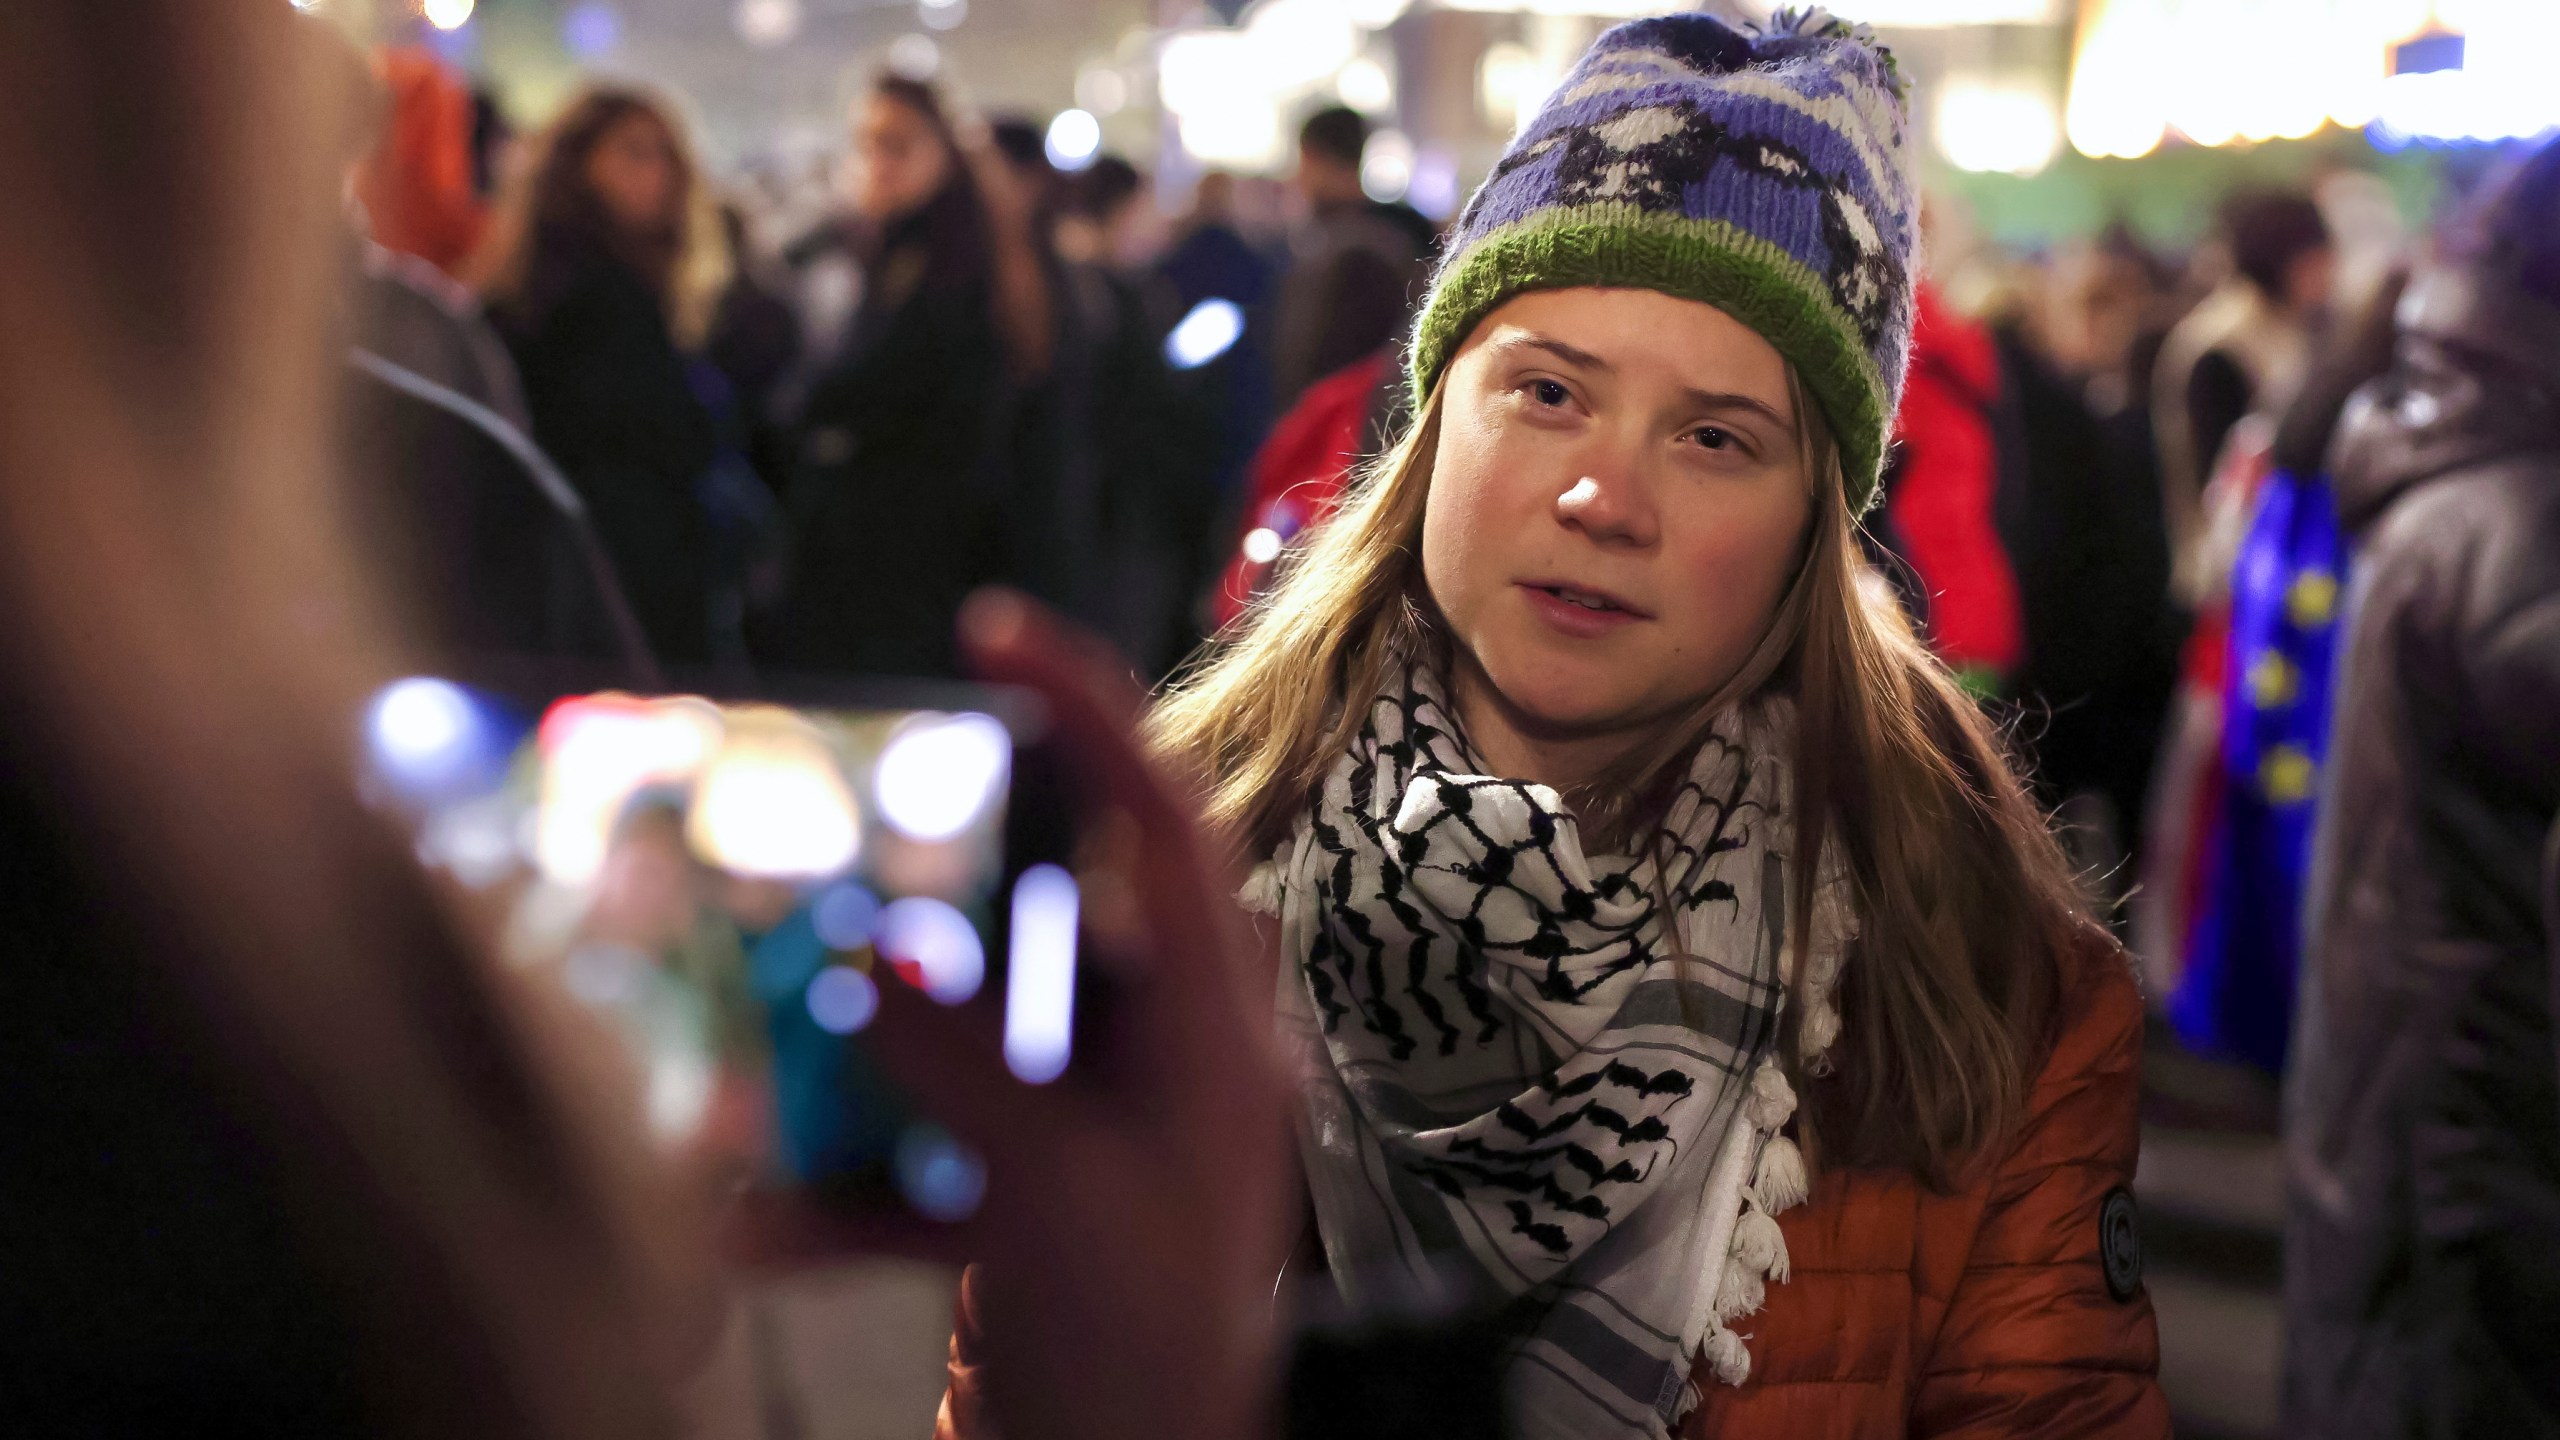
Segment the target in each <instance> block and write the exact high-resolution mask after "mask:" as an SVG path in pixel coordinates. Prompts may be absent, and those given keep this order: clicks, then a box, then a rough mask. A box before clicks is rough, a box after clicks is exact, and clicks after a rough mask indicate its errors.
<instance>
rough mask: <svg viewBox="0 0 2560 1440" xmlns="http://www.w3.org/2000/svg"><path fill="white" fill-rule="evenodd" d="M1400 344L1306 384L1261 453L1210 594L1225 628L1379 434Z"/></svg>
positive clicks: (1322, 512)
mask: <svg viewBox="0 0 2560 1440" xmlns="http://www.w3.org/2000/svg"><path fill="white" fill-rule="evenodd" d="M1394 360H1395V351H1394V349H1393V348H1392V347H1387V348H1382V349H1380V350H1378V351H1377V352H1376V353H1375V354H1372V355H1370V356H1368V357H1366V358H1365V359H1361V360H1357V361H1354V362H1353V363H1351V364H1349V365H1345V366H1344V367H1342V368H1341V369H1339V370H1337V371H1335V372H1333V373H1332V374H1330V375H1327V376H1325V377H1324V378H1323V379H1321V380H1318V381H1317V382H1316V383H1314V384H1313V385H1310V386H1308V387H1307V389H1306V392H1305V393H1304V394H1302V395H1300V396H1299V397H1298V400H1297V403H1296V404H1294V405H1291V406H1290V407H1289V413H1288V414H1286V415H1283V416H1281V417H1280V423H1278V424H1277V425H1274V426H1272V427H1271V434H1270V436H1269V437H1268V438H1266V439H1265V440H1264V441H1263V442H1262V448H1261V449H1260V450H1258V451H1256V452H1255V453H1254V457H1253V474H1252V476H1251V478H1250V482H1249V483H1250V485H1251V489H1250V491H1249V492H1248V494H1247V496H1246V500H1245V506H1244V522H1243V525H1242V526H1241V528H1240V529H1239V530H1238V532H1237V535H1236V538H1235V547H1234V549H1233V550H1231V551H1230V552H1229V553H1228V557H1227V566H1226V570H1225V573H1224V574H1222V575H1221V576H1220V577H1219V580H1218V588H1217V589H1216V591H1215V592H1213V593H1212V594H1211V595H1210V597H1209V598H1210V614H1211V617H1212V621H1213V623H1214V624H1215V626H1216V627H1217V628H1218V629H1220V630H1224V629H1226V628H1227V626H1229V625H1231V624H1233V623H1235V621H1236V619H1237V618H1238V617H1239V616H1241V615H1243V614H1244V612H1245V610H1246V608H1247V607H1248V606H1250V605H1251V604H1252V603H1253V601H1254V599H1255V597H1256V596H1259V595H1260V594H1262V593H1263V592H1264V591H1265V590H1267V589H1268V588H1269V587H1270V585H1271V583H1272V581H1273V580H1274V579H1275V578H1277V576H1278V574H1279V572H1280V569H1281V566H1280V561H1281V558H1282V557H1283V556H1284V555H1285V554H1287V553H1288V551H1289V549H1290V547H1291V546H1292V545H1294V544H1296V543H1297V542H1298V541H1299V540H1301V539H1302V538H1303V537H1304V536H1305V535H1306V534H1307V532H1308V531H1309V530H1310V529H1312V528H1313V527H1314V526H1315V525H1316V523H1317V522H1319V521H1321V520H1323V519H1324V518H1325V517H1326V516H1329V515H1331V514H1332V513H1333V510H1334V507H1335V506H1336V505H1338V504H1340V503H1341V501H1342V492H1343V490H1344V488H1345V487H1347V486H1348V485H1349V484H1350V483H1351V471H1352V467H1354V466H1355V465H1357V464H1358V463H1359V461H1360V457H1361V456H1362V455H1363V454H1365V453H1367V452H1368V450H1369V449H1370V447H1371V446H1372V445H1373V444H1374V443H1375V442H1376V440H1377V438H1378V435H1379V433H1380V431H1381V430H1382V429H1383V425H1382V423H1381V420H1382V417H1381V412H1382V411H1386V410H1389V409H1390V408H1391V405H1392V401H1393V399H1394V395H1393V391H1392V387H1394V386H1396V385H1399V384H1401V383H1402V377H1400V376H1398V375H1397V374H1396V373H1395V365H1394Z"/></svg>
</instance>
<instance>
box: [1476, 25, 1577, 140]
mask: <svg viewBox="0 0 2560 1440" xmlns="http://www.w3.org/2000/svg"><path fill="white" fill-rule="evenodd" d="M1556 78H1557V77H1556V76H1555V75H1554V74H1552V73H1550V72H1549V71H1548V69H1547V67H1546V66H1545V65H1544V64H1542V63H1540V61H1539V59H1538V55H1537V52H1536V51H1534V50H1531V49H1530V48H1529V47H1528V46H1526V45H1523V44H1521V43H1519V42H1518V41H1516V40H1501V41H1497V42H1495V43H1494V44H1491V45H1488V46H1486V47H1485V48H1484V58H1483V59H1481V60H1478V61H1477V62H1476V105H1477V107H1478V108H1479V109H1481V110H1482V111H1483V112H1484V118H1485V123H1487V124H1489V125H1494V126H1497V127H1499V128H1501V129H1504V130H1512V131H1517V130H1518V129H1519V128H1520V127H1521V126H1523V125H1525V124H1527V123H1528V122H1529V121H1530V119H1532V118H1533V117H1534V116H1536V115H1537V113H1538V107H1539V106H1540V105H1541V104H1543V103H1545V101H1546V98H1547V92H1548V91H1550V90H1553V89H1554V88H1555V85H1556Z"/></svg>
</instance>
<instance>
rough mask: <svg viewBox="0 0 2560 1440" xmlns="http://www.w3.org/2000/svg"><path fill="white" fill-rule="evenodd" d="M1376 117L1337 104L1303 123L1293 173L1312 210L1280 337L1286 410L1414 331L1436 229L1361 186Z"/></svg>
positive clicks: (1295, 243) (1284, 286) (1303, 228)
mask: <svg viewBox="0 0 2560 1440" xmlns="http://www.w3.org/2000/svg"><path fill="white" fill-rule="evenodd" d="M1368 145H1369V122H1368V121H1366V120H1364V119H1362V118H1361V117H1360V115H1359V113H1358V112H1356V111H1353V110H1351V109H1348V108H1346V107H1344V106H1340V105H1336V106H1332V107H1329V108H1327V109H1323V110H1319V111H1317V112H1316V113H1315V114H1313V115H1310V116H1308V117H1307V120H1306V123H1305V124H1304V125H1303V126H1301V127H1300V128H1299V131H1298V168H1297V172H1296V174H1295V175H1294V176H1293V177H1292V183H1293V184H1294V185H1295V186H1296V187H1297V190H1298V193H1299V195H1300V196H1301V197H1302V198H1303V199H1304V200H1305V201H1306V203H1307V218H1306V221H1305V223H1304V224H1302V225H1300V226H1299V227H1298V228H1297V230H1296V232H1295V233H1294V234H1293V235H1292V236H1291V237H1290V245H1289V249H1290V262H1289V273H1288V274H1287V276H1286V277H1284V278H1283V279H1282V280H1281V282H1280V304H1279V314H1278V317H1277V320H1278V328H1277V333H1276V334H1275V336H1274V338H1273V343H1272V370H1273V380H1274V403H1275V404H1276V405H1277V406H1278V407H1279V408H1280V409H1282V410H1286V409H1287V408H1288V407H1289V406H1290V405H1291V404H1292V403H1294V402H1295V401H1296V400H1297V398H1298V396H1299V394H1300V393H1301V392H1303V391H1304V390H1305V389H1306V388H1307V387H1308V386H1310V385H1312V384H1314V383H1315V382H1316V381H1318V380H1321V379H1323V378H1324V377H1325V376H1327V375H1330V374H1332V373H1334V372H1335V371H1337V370H1339V369H1341V368H1342V367H1343V366H1345V365H1349V364H1351V363H1352V362H1354V361H1356V360H1359V359H1360V358H1362V357H1363V356H1366V355H1368V354H1369V353H1370V352H1371V351H1373V350H1376V349H1377V348H1378V347H1379V346H1380V345H1382V344H1384V343H1386V342H1387V341H1388V340H1390V339H1393V338H1395V337H1396V336H1398V335H1401V334H1402V333H1404V329H1405V325H1406V322H1407V321H1408V320H1409V319H1410V318H1411V312H1412V306H1413V303H1414V301H1415V299H1416V298H1417V297H1418V295H1419V293H1420V285H1421V282H1422V279H1423V273H1424V271H1425V269H1426V268H1427V262H1428V261H1429V259H1430V257H1431V252H1432V248H1433V245H1434V243H1435V237H1434V235H1433V233H1432V229H1431V225H1430V222H1429V221H1426V220H1423V219H1422V217H1421V216H1419V215H1417V214H1415V213H1414V211H1413V210H1412V208H1411V207H1410V206H1405V205H1384V204H1380V203H1378V202H1376V201H1374V200H1371V199H1370V198H1369V197H1368V194H1367V193H1366V192H1365V191H1364V190H1362V189H1361V184H1360V165H1361V160H1362V157H1363V156H1364V155H1365V154H1366V152H1367V150H1368Z"/></svg>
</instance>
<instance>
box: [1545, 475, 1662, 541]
mask: <svg viewBox="0 0 2560 1440" xmlns="http://www.w3.org/2000/svg"><path fill="white" fill-rule="evenodd" d="M1556 519H1557V520H1558V521H1560V522H1561V523H1563V524H1564V525H1565V526H1567V527H1568V528H1570V529H1575V530H1579V531H1581V532H1583V533H1584V534H1585V535H1588V536H1589V537H1591V539H1592V540H1594V541H1596V542H1598V543H1600V544H1602V545H1626V546H1634V547H1637V548H1642V547H1644V546H1647V545H1651V544H1652V543H1653V542H1654V539H1655V538H1656V537H1655V533H1654V532H1655V524H1654V513H1653V506H1652V504H1651V502H1650V501H1649V500H1648V499H1647V497H1646V496H1645V495H1644V493H1643V487H1642V486H1641V485H1640V484H1638V483H1637V482H1636V481H1634V480H1632V479H1611V480H1603V479H1601V478H1600V477H1599V476H1596V475H1584V476H1580V477H1578V478H1577V479H1575V481H1574V482H1573V484H1572V485H1570V486H1568V487H1566V489H1565V491H1564V492H1563V493H1562V494H1560V495H1558V496H1556Z"/></svg>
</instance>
